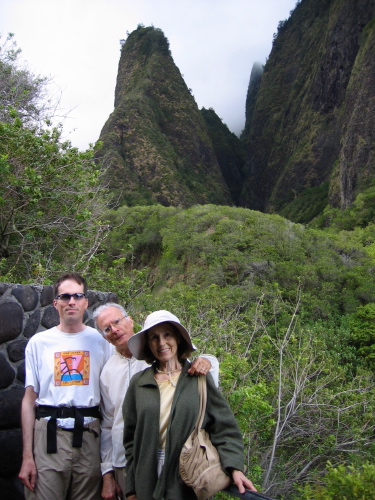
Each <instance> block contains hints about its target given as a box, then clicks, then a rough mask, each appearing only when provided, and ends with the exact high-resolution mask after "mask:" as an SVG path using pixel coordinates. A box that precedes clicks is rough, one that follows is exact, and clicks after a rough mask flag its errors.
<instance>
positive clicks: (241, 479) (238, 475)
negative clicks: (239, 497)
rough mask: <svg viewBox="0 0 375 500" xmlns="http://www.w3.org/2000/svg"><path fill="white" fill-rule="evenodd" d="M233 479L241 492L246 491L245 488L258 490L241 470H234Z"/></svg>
mask: <svg viewBox="0 0 375 500" xmlns="http://www.w3.org/2000/svg"><path fill="white" fill-rule="evenodd" d="M232 479H233V482H234V484H235V485H236V486H237V488H238V490H239V492H240V493H245V488H247V489H248V490H250V491H257V489H256V488H255V486H254V485H253V483H252V482H251V481H250V479H247V477H246V476H245V475H244V474H243V473H242V472H241V471H240V470H235V469H233V470H232Z"/></svg>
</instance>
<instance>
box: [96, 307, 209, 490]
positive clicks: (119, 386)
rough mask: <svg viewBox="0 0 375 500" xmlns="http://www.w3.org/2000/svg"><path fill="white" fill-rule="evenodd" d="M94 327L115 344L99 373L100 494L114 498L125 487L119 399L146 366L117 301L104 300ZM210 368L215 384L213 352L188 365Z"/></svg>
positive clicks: (203, 370) (193, 372) (128, 319)
mask: <svg viewBox="0 0 375 500" xmlns="http://www.w3.org/2000/svg"><path fill="white" fill-rule="evenodd" d="M93 318H94V320H95V324H96V327H97V329H98V330H99V331H100V332H101V333H102V335H103V337H104V338H105V339H106V340H107V341H108V342H109V343H110V344H112V345H113V346H114V347H115V353H114V354H113V356H112V357H111V358H110V359H109V360H108V362H107V364H106V365H105V366H104V368H103V371H102V373H101V375H100V390H101V395H102V414H103V420H102V424H101V430H102V432H101V456H102V474H103V490H102V498H104V499H105V500H117V499H118V498H123V492H124V491H125V450H124V446H123V431H124V420H123V415H122V403H123V400H124V397H125V394H126V391H127V390H128V387H129V382H130V379H131V377H132V376H133V375H135V374H136V373H138V372H140V371H142V370H144V369H145V368H148V367H149V365H148V364H147V363H146V362H145V361H141V360H137V359H136V358H134V357H133V356H132V354H131V352H130V350H129V348H128V341H129V339H130V337H132V336H133V335H134V331H133V320H132V318H131V317H130V316H129V315H128V314H127V312H126V311H125V309H124V308H123V307H122V306H120V305H119V304H115V303H107V304H104V305H102V306H99V307H98V308H97V309H96V310H95V311H94V313H93ZM210 370H211V375H212V376H213V379H214V382H215V383H216V385H218V379H219V376H218V370H219V363H218V361H217V359H216V358H215V357H214V356H210V355H204V356H201V357H199V358H197V359H196V360H195V361H194V363H193V364H192V366H191V368H190V374H191V375H200V374H207V373H208V371H210Z"/></svg>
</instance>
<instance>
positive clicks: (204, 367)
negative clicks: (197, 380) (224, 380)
mask: <svg viewBox="0 0 375 500" xmlns="http://www.w3.org/2000/svg"><path fill="white" fill-rule="evenodd" d="M208 372H210V373H211V376H212V378H213V381H214V383H215V385H216V387H219V361H218V360H217V358H215V356H212V355H211V354H202V355H201V356H200V357H199V358H196V359H195V360H194V362H193V363H192V365H191V367H190V368H189V370H188V373H190V375H207V373H208Z"/></svg>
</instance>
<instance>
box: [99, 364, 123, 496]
mask: <svg viewBox="0 0 375 500" xmlns="http://www.w3.org/2000/svg"><path fill="white" fill-rule="evenodd" d="M102 375H103V374H102ZM100 394H101V398H102V399H101V412H102V421H101V424H100V427H101V433H100V454H101V470H102V475H103V487H102V497H103V498H104V500H117V498H123V492H122V491H121V488H120V486H119V485H118V483H117V481H116V480H115V475H114V471H113V464H112V449H113V446H112V426H113V421H114V407H113V405H112V402H111V398H110V397H109V387H108V385H107V384H106V383H105V381H104V377H103V376H101V378H100Z"/></svg>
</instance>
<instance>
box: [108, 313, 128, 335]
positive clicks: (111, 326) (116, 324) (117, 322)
mask: <svg viewBox="0 0 375 500" xmlns="http://www.w3.org/2000/svg"><path fill="white" fill-rule="evenodd" d="M124 318H127V316H123V317H122V318H117V319H115V320H114V321H111V322H110V323H109V325H108V326H106V327H105V328H103V330H102V334H103V335H109V334H110V333H111V331H112V328H117V327H118V325H119V324H120V322H121V321H122V320H123V319H124Z"/></svg>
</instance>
